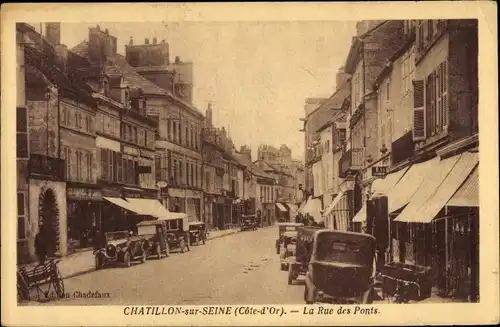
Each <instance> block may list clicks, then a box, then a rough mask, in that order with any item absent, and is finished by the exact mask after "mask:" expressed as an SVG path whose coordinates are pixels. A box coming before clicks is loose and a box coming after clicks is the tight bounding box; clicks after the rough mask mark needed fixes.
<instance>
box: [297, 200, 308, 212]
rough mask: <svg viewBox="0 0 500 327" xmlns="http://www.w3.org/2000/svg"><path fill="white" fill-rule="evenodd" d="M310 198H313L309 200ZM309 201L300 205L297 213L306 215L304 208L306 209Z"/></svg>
mask: <svg viewBox="0 0 500 327" xmlns="http://www.w3.org/2000/svg"><path fill="white" fill-rule="evenodd" d="M310 198H311V197H309V199H310ZM309 199H305V200H304V201H302V203H301V204H300V206H299V209H298V210H297V212H299V213H304V208H305V206H306V204H307V201H308V200H309Z"/></svg>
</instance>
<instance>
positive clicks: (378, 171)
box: [372, 166, 387, 177]
mask: <svg viewBox="0 0 500 327" xmlns="http://www.w3.org/2000/svg"><path fill="white" fill-rule="evenodd" d="M386 174H387V167H386V166H377V167H372V176H373V177H384V176H385V175H386Z"/></svg>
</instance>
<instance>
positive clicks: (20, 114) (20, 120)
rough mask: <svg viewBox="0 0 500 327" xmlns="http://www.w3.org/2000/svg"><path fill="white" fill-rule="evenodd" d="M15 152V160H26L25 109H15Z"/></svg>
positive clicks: (26, 124) (26, 122) (26, 114)
mask: <svg viewBox="0 0 500 327" xmlns="http://www.w3.org/2000/svg"><path fill="white" fill-rule="evenodd" d="M16 132H17V134H16V143H17V144H16V150H17V158H24V159H27V158H28V156H29V155H28V113H27V110H26V108H24V107H18V108H17V129H16Z"/></svg>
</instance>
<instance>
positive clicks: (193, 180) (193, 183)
mask: <svg viewBox="0 0 500 327" xmlns="http://www.w3.org/2000/svg"><path fill="white" fill-rule="evenodd" d="M191 186H196V185H195V169H194V163H191Z"/></svg>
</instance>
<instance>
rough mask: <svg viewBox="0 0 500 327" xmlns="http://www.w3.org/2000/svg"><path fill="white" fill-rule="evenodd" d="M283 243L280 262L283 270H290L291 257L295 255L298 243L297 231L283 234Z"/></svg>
mask: <svg viewBox="0 0 500 327" xmlns="http://www.w3.org/2000/svg"><path fill="white" fill-rule="evenodd" d="M282 238H283V243H282V246H281V248H280V249H281V253H280V263H281V270H288V264H289V259H288V258H289V257H295V248H296V244H297V231H287V232H285V233H283V235H282Z"/></svg>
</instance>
